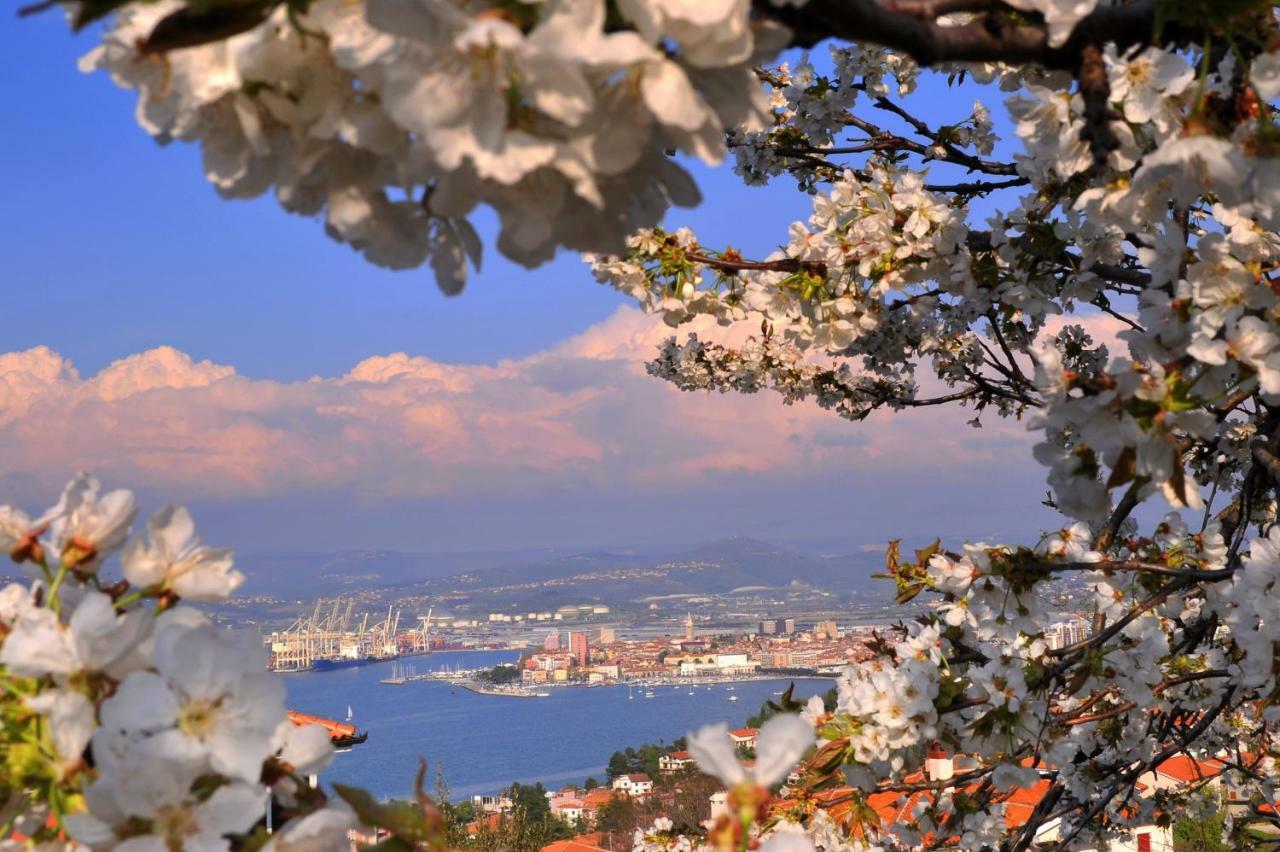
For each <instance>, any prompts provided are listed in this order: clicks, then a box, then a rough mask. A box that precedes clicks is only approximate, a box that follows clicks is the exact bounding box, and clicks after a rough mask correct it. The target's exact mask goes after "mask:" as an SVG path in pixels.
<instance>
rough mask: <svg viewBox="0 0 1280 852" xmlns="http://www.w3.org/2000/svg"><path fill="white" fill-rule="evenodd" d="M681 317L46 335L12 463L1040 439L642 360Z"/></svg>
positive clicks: (972, 456) (980, 459)
mask: <svg viewBox="0 0 1280 852" xmlns="http://www.w3.org/2000/svg"><path fill="white" fill-rule="evenodd" d="M689 330H696V331H698V332H699V334H700V335H702V336H710V337H712V338H715V337H716V336H717V334H716V332H717V329H715V328H714V327H711V328H707V327H696V326H695V327H694V328H692V329H689ZM671 333H672V332H671V330H670V329H668V328H666V327H664V326H662V325H661V323H659V322H657V321H655V320H654V319H653V318H651V317H646V316H644V315H643V314H641V313H640V312H638V311H636V310H634V309H631V308H623V309H620V310H618V311H617V312H616V313H615V314H613V315H612V316H611V317H609V318H608V319H607V320H605V321H603V322H601V323H599V324H597V325H595V326H593V327H591V328H590V329H588V330H587V331H586V332H584V333H583V334H581V335H579V336H577V337H574V338H571V339H569V340H567V341H564V342H563V343H561V344H560V345H557V346H556V347H554V348H551V349H548V350H545V351H542V352H538V353H535V354H533V355H531V356H528V357H525V358H520V359H515V360H508V361H502V362H499V363H497V364H493V365H459V364H446V363H441V362H438V361H432V360H430V359H427V358H422V357H411V356H409V355H406V354H404V353H395V354H389V355H383V356H377V357H371V358H367V359H365V360H363V361H361V362H359V363H358V364H356V365H354V366H353V367H352V368H351V370H350V371H349V372H347V373H346V374H345V375H342V376H338V377H315V378H311V379H309V380H306V381H296V382H279V381H271V380H264V379H255V378H251V377H248V376H244V375H240V374H239V373H237V372H236V370H235V368H234V367H232V366H229V365H222V364H215V363H212V362H210V361H196V360H193V359H192V358H191V357H190V356H188V355H187V354H185V353H183V352H181V351H179V350H177V349H174V348H171V347H161V348H158V349H152V350H149V351H146V352H142V353H139V354H136V355H131V356H129V357H127V358H123V359H121V360H119V361H116V362H114V363H112V364H111V365H109V366H108V367H106V368H105V369H103V370H102V371H101V372H99V373H98V374H97V375H94V376H91V377H82V376H81V375H80V374H79V372H78V371H77V370H76V368H75V366H74V365H73V364H72V363H71V362H70V361H69V360H68V359H66V358H65V357H63V356H61V355H59V354H58V353H57V352H54V351H52V350H50V349H48V348H45V347H37V348H34V349H29V350H26V351H23V352H12V353H8V354H3V355H0V471H3V472H4V473H3V474H2V475H0V482H4V481H6V480H7V483H8V485H9V486H10V488H12V486H14V485H17V484H20V483H22V484H26V485H28V486H31V487H37V486H38V487H39V488H41V489H44V488H49V487H52V486H53V485H56V484H57V483H58V482H61V481H63V480H65V478H66V476H67V475H68V473H69V472H71V471H74V470H80V469H90V470H95V471H97V472H98V473H99V474H100V475H101V476H103V477H104V478H105V479H108V480H110V481H111V482H113V483H122V484H130V485H134V486H137V487H141V488H146V489H151V490H153V491H157V492H162V493H165V494H170V495H172V496H173V497H174V498H178V499H184V500H185V499H192V498H201V499H231V498H244V497H253V498H261V497H278V496H288V495H290V494H298V493H306V494H309V495H314V494H316V493H348V494H353V495H356V496H358V497H359V498H360V499H361V500H364V501H368V500H374V501H376V500H379V499H384V498H385V499H397V498H405V497H411V498H416V497H431V498H436V497H448V496H454V495H461V496H476V495H485V494H501V495H504V496H520V495H531V496H532V495H538V494H548V493H569V492H583V491H588V492H590V491H599V490H616V489H639V490H643V489H646V488H659V487H660V488H662V489H663V490H670V489H671V488H672V487H679V486H681V485H682V484H688V485H689V486H690V487H701V486H707V485H724V484H727V483H733V482H737V481H746V480H750V481H755V482H757V483H765V482H767V481H768V480H769V479H770V478H771V477H786V478H787V479H789V480H793V479H794V478H795V477H804V476H806V475H811V474H821V475H824V476H829V475H831V474H832V473H833V472H840V471H843V470H848V471H850V472H851V473H854V472H856V473H858V474H860V475H862V476H869V477H874V476H875V475H877V474H883V475H890V474H895V473H903V472H912V471H914V472H917V473H919V472H925V471H928V470H930V469H939V470H943V469H945V470H949V471H955V470H957V469H964V468H975V469H977V468H982V467H987V466H989V465H991V464H993V463H995V464H998V465H1000V466H1001V467H1005V466H1007V465H1008V464H1009V463H1011V462H1014V461H1015V460H1016V462H1017V463H1026V460H1027V458H1028V455H1027V449H1028V448H1029V444H1030V441H1031V439H1032V436H1031V435H1029V434H1028V433H1027V432H1026V431H1025V429H1024V426H1023V424H1021V423H1016V422H999V421H997V420H996V419H995V418H990V419H989V421H988V422H986V424H985V426H984V428H982V429H972V428H969V427H967V426H966V425H964V421H965V420H966V419H967V416H971V413H967V412H966V411H963V410H960V411H952V412H940V411H928V412H908V413H905V414H902V415H890V414H879V415H875V416H873V417H871V418H870V419H869V420H868V421H866V422H864V423H861V424H851V423H848V422H845V421H842V420H839V419H837V418H835V417H834V416H833V415H831V414H830V413H828V412H823V411H820V410H818V409H816V408H813V407H811V406H804V405H801V406H794V407H788V406H786V405H783V404H782V402H781V401H780V399H779V398H778V397H776V396H774V395H772V394H762V395H760V396H757V397H744V396H741V395H707V394H689V393H681V392H680V391H678V390H676V389H675V388H673V387H671V386H669V385H667V384H666V383H664V382H661V381H659V380H657V379H653V378H651V377H649V376H648V375H646V373H645V371H644V362H645V361H646V360H647V359H648V358H650V357H652V355H653V354H654V352H655V350H656V346H657V344H658V343H659V341H661V340H662V339H664V338H666V337H668V336H670V335H671ZM679 333H680V334H684V333H685V329H681V330H680V332H679ZM721 336H722V335H721Z"/></svg>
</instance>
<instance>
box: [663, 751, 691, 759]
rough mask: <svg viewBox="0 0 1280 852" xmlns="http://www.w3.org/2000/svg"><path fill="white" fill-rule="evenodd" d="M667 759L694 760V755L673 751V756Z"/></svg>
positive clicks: (670, 755)
mask: <svg viewBox="0 0 1280 852" xmlns="http://www.w3.org/2000/svg"><path fill="white" fill-rule="evenodd" d="M667 757H669V758H671V759H672V760H693V755H691V754H689V752H687V751H673V752H671V754H669V755H667Z"/></svg>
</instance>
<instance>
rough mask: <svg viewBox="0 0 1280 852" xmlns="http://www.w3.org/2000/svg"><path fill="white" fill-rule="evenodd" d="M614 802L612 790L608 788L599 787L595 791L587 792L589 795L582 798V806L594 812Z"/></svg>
mask: <svg viewBox="0 0 1280 852" xmlns="http://www.w3.org/2000/svg"><path fill="white" fill-rule="evenodd" d="M612 800H613V791H612V790H610V789H609V788H608V787H597V788H596V789H594V790H588V791H587V794H586V795H585V796H583V797H582V804H583V806H584V807H585V808H587V809H588V810H594V809H596V808H598V807H600V806H601V805H605V804H608V803H609V802H610V801H612Z"/></svg>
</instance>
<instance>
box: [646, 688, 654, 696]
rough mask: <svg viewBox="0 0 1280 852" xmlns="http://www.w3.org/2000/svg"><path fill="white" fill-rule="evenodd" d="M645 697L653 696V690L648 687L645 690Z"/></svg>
mask: <svg viewBox="0 0 1280 852" xmlns="http://www.w3.org/2000/svg"><path fill="white" fill-rule="evenodd" d="M644 697H645V698H652V697H653V690H652V689H647V690H645V693H644Z"/></svg>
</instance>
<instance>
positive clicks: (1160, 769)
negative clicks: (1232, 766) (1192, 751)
mask: <svg viewBox="0 0 1280 852" xmlns="http://www.w3.org/2000/svg"><path fill="white" fill-rule="evenodd" d="M1222 768H1223V767H1222V764H1221V763H1219V762H1218V761H1216V760H1215V761H1206V760H1196V759H1195V758H1194V757H1189V756H1188V755H1185V754H1177V755H1174V756H1173V757H1171V758H1169V759H1168V760H1166V761H1165V762H1164V763H1162V764H1160V765H1159V766H1157V767H1156V773H1157V774H1159V775H1166V776H1168V777H1169V778H1172V779H1173V780H1175V781H1178V782H1181V783H1183V784H1192V783H1194V782H1196V781H1204V780H1206V779H1208V778H1216V777H1217V776H1219V775H1221V774H1222Z"/></svg>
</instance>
